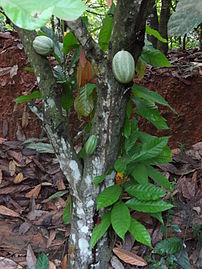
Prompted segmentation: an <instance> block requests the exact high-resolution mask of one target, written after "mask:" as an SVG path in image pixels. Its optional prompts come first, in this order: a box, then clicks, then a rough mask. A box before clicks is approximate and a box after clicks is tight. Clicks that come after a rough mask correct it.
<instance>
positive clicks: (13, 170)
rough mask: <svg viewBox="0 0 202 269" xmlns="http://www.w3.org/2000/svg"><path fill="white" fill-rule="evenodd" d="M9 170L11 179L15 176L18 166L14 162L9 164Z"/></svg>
mask: <svg viewBox="0 0 202 269" xmlns="http://www.w3.org/2000/svg"><path fill="white" fill-rule="evenodd" d="M8 170H9V173H10V176H11V177H12V176H14V175H15V170H16V165H15V162H14V161H10V162H9V165H8Z"/></svg>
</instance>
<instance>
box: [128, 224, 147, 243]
mask: <svg viewBox="0 0 202 269" xmlns="http://www.w3.org/2000/svg"><path fill="white" fill-rule="evenodd" d="M129 232H130V233H131V234H132V236H133V237H134V238H135V240H137V241H138V242H140V243H142V244H144V245H147V246H149V247H151V237H150V234H149V232H148V231H147V229H146V228H145V226H144V225H142V224H141V223H140V222H139V221H137V220H135V219H131V223H130V227H129Z"/></svg>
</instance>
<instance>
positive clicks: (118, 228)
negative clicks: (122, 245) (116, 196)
mask: <svg viewBox="0 0 202 269" xmlns="http://www.w3.org/2000/svg"><path fill="white" fill-rule="evenodd" d="M130 221H131V217H130V211H129V209H128V207H127V206H126V205H125V204H124V203H123V202H118V203H116V204H115V205H114V206H113V208H112V211H111V222H112V227H113V229H114V231H115V232H116V233H117V234H118V236H119V237H121V238H122V239H123V240H124V236H125V234H126V232H127V231H128V229H129V227H130Z"/></svg>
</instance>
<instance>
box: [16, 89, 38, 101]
mask: <svg viewBox="0 0 202 269" xmlns="http://www.w3.org/2000/svg"><path fill="white" fill-rule="evenodd" d="M38 98H41V95H40V92H39V91H33V92H32V93H30V94H28V95H21V96H19V97H17V98H16V99H15V102H16V103H25V102H29V101H31V100H33V99H38Z"/></svg>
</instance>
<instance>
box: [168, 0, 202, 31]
mask: <svg viewBox="0 0 202 269" xmlns="http://www.w3.org/2000/svg"><path fill="white" fill-rule="evenodd" d="M201 23H202V1H201V0H180V1H179V3H178V4H177V8H176V11H175V12H174V13H173V14H172V15H171V17H170V20H169V22H168V33H169V35H172V36H183V35H184V34H186V33H189V32H191V31H192V30H193V29H194V28H196V27H197V26H198V25H199V24H201Z"/></svg>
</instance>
